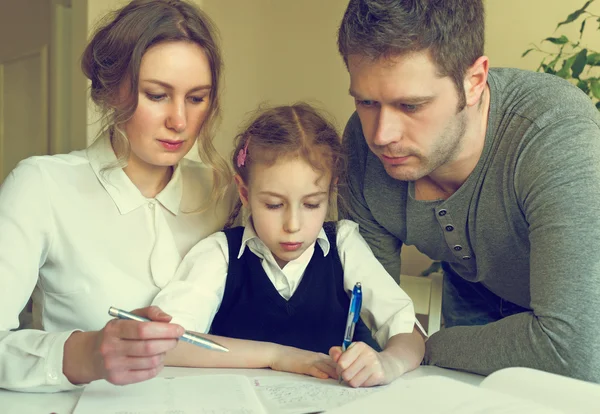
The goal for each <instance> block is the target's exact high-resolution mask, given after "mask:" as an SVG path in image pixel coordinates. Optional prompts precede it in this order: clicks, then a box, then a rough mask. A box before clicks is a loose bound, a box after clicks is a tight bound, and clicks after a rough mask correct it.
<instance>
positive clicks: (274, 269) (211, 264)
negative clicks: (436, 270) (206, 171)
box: [153, 220, 424, 347]
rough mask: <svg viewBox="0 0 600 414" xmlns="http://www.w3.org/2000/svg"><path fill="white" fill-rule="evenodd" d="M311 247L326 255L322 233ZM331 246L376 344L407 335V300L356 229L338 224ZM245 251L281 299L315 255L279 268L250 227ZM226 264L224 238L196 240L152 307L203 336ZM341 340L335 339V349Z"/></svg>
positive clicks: (411, 318) (411, 315)
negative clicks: (357, 293) (359, 297)
mask: <svg viewBox="0 0 600 414" xmlns="http://www.w3.org/2000/svg"><path fill="white" fill-rule="evenodd" d="M316 243H319V246H320V247H321V249H322V250H323V253H324V254H325V255H328V254H329V251H330V246H329V241H328V239H327V235H326V234H325V231H324V230H323V229H321V232H320V233H319V235H318V237H317V241H316ZM336 246H337V249H338V253H339V256H340V260H341V262H342V268H343V269H344V289H345V290H346V291H347V292H350V291H352V288H353V287H354V285H355V283H356V282H361V285H362V291H363V303H362V305H363V306H362V312H361V317H362V319H363V321H364V322H365V323H366V325H367V326H368V327H369V328H370V329H371V331H372V332H373V334H374V335H373V336H374V338H375V339H376V340H377V342H378V343H379V344H380V345H381V346H382V347H385V345H386V343H387V341H388V339H389V338H391V337H392V336H394V335H396V334H399V333H409V332H412V330H413V328H414V326H415V323H416V324H417V326H418V327H419V329H420V331H421V332H422V333H423V334H424V330H423V328H422V327H421V326H420V325H419V323H418V321H417V320H416V318H415V311H414V306H413V303H412V300H411V299H410V297H409V296H408V295H407V294H406V293H405V292H404V291H403V290H402V289H401V288H400V286H398V284H397V283H396V282H395V281H394V280H393V279H392V277H391V276H390V275H389V274H388V273H387V272H386V271H385V269H384V268H383V266H382V265H381V263H379V261H377V258H376V257H375V256H374V255H373V253H372V252H371V249H370V248H369V246H368V244H367V242H366V241H365V240H364V239H363V238H362V236H361V235H360V233H359V231H358V224H356V223H354V222H353V221H349V220H341V221H339V222H338V223H337V235H336ZM247 248H249V249H250V250H251V251H252V252H253V253H254V254H256V255H257V256H258V257H259V258H260V260H261V264H262V267H263V269H264V271H265V273H266V274H267V277H268V278H269V280H270V281H271V283H273V286H274V287H275V289H277V291H278V292H279V294H280V295H281V296H282V297H283V298H284V299H286V300H289V298H290V297H292V295H293V294H294V292H295V291H296V289H297V287H298V285H299V284H300V282H301V281H302V276H303V275H304V271H305V270H306V267H307V266H308V263H309V262H310V259H311V258H312V255H313V253H314V244H313V245H312V246H310V247H309V248H308V249H306V251H304V253H302V255H301V256H300V257H298V258H297V259H295V260H292V261H290V262H288V263H287V264H286V265H285V266H284V267H283V269H281V268H280V267H279V265H278V264H277V262H276V261H275V258H274V257H273V254H272V253H271V251H270V250H269V249H268V247H267V246H266V245H265V244H264V243H263V242H262V241H261V240H260V239H259V238H258V236H257V235H256V232H255V231H254V229H253V227H252V224H251V223H249V224H248V225H247V226H246V228H245V229H244V234H243V236H242V246H241V248H240V251H239V252H238V254H237V257H238V258H239V257H241V256H242V254H243V253H244V251H245V249H247ZM228 265H229V249H228V244H227V237H226V236H225V233H223V232H219V233H216V234H213V235H212V236H210V237H207V238H205V239H203V240H201V241H200V242H199V243H198V244H197V245H196V246H194V248H193V249H192V250H190V252H189V253H188V254H187V256H186V257H185V258H184V259H183V261H182V262H181V265H180V266H179V269H178V270H177V274H176V276H175V277H174V278H173V280H172V281H171V282H170V283H169V284H168V285H167V286H166V287H165V288H164V289H163V290H162V291H161V292H160V293H159V294H158V295H157V297H156V298H155V299H154V303H153V304H154V305H158V306H160V307H161V308H162V309H163V310H164V311H165V312H167V313H168V314H170V315H172V316H173V322H175V323H179V324H181V325H182V326H184V327H185V328H186V329H190V330H194V331H197V332H204V333H206V332H208V331H209V330H210V326H211V324H212V321H213V319H214V317H215V315H216V313H217V311H218V310H219V307H220V305H221V301H222V300H223V294H224V292H225V282H226V280H227V268H228ZM342 340H343V338H340V345H341V343H342Z"/></svg>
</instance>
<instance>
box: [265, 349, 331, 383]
mask: <svg viewBox="0 0 600 414" xmlns="http://www.w3.org/2000/svg"><path fill="white" fill-rule="evenodd" d="M269 367H270V368H271V369H274V370H276V371H284V372H293V373H296V374H304V375H310V376H313V377H316V378H321V379H327V378H329V377H331V378H336V363H335V362H333V360H332V359H331V358H330V357H329V356H328V355H325V354H322V353H319V352H312V351H305V350H303V349H299V348H294V347H291V346H284V345H278V346H277V351H276V352H275V353H274V357H273V359H272V361H271V363H270V364H269Z"/></svg>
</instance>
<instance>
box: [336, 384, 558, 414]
mask: <svg viewBox="0 0 600 414" xmlns="http://www.w3.org/2000/svg"><path fill="white" fill-rule="evenodd" d="M369 412H374V413H388V412H390V413H391V412H396V413H403V412H404V413H436V414H437V413H443V414H556V413H558V412H557V411H554V410H552V409H549V408H548V407H545V406H542V405H539V404H536V403H534V402H532V401H528V400H524V399H520V398H516V397H512V396H510V395H506V394H503V393H499V392H496V391H492V390H488V389H484V388H479V387H476V386H474V385H469V384H465V383H463V382H460V381H456V380H453V379H450V378H445V377H439V376H430V377H423V378H418V379H414V380H402V379H399V380H396V381H394V382H393V383H392V384H390V385H389V386H388V387H386V389H384V390H382V391H381V392H378V393H376V394H373V395H369V396H366V397H364V398H361V399H358V400H355V401H353V402H351V403H349V404H346V405H343V406H341V407H339V408H336V409H333V410H331V411H326V413H331V414H364V413H369Z"/></svg>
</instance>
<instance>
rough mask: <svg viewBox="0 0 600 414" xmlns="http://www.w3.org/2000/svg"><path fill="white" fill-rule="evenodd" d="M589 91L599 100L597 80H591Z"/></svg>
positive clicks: (599, 85)
mask: <svg viewBox="0 0 600 414" xmlns="http://www.w3.org/2000/svg"><path fill="white" fill-rule="evenodd" d="M590 90H591V91H592V95H593V96H594V98H596V99H600V82H598V81H597V80H593V81H592V82H591V83H590Z"/></svg>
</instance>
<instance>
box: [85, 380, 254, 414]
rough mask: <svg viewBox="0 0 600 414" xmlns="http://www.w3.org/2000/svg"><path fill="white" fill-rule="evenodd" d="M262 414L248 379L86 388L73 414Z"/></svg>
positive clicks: (101, 383) (100, 383) (101, 384)
mask: <svg viewBox="0 0 600 414" xmlns="http://www.w3.org/2000/svg"><path fill="white" fill-rule="evenodd" d="M99 413H102V414H188V413H194V414H196V413H198V414H203V413H206V414H208V413H210V414H213V413H223V414H259V413H260V414H264V410H263V408H262V406H261V404H260V402H259V401H258V398H257V397H256V394H255V393H254V390H253V389H252V385H251V384H250V381H249V379H248V378H247V377H244V376H240V375H200V376H191V377H176V378H173V377H168V378H153V379H151V380H148V381H144V382H140V383H137V384H130V385H125V386H116V385H112V384H110V383H108V382H106V381H95V382H92V383H91V384H89V385H87V386H86V387H85V389H84V391H83V393H82V395H81V398H80V399H79V403H78V404H77V407H76V408H75V411H74V412H73V414H99Z"/></svg>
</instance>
